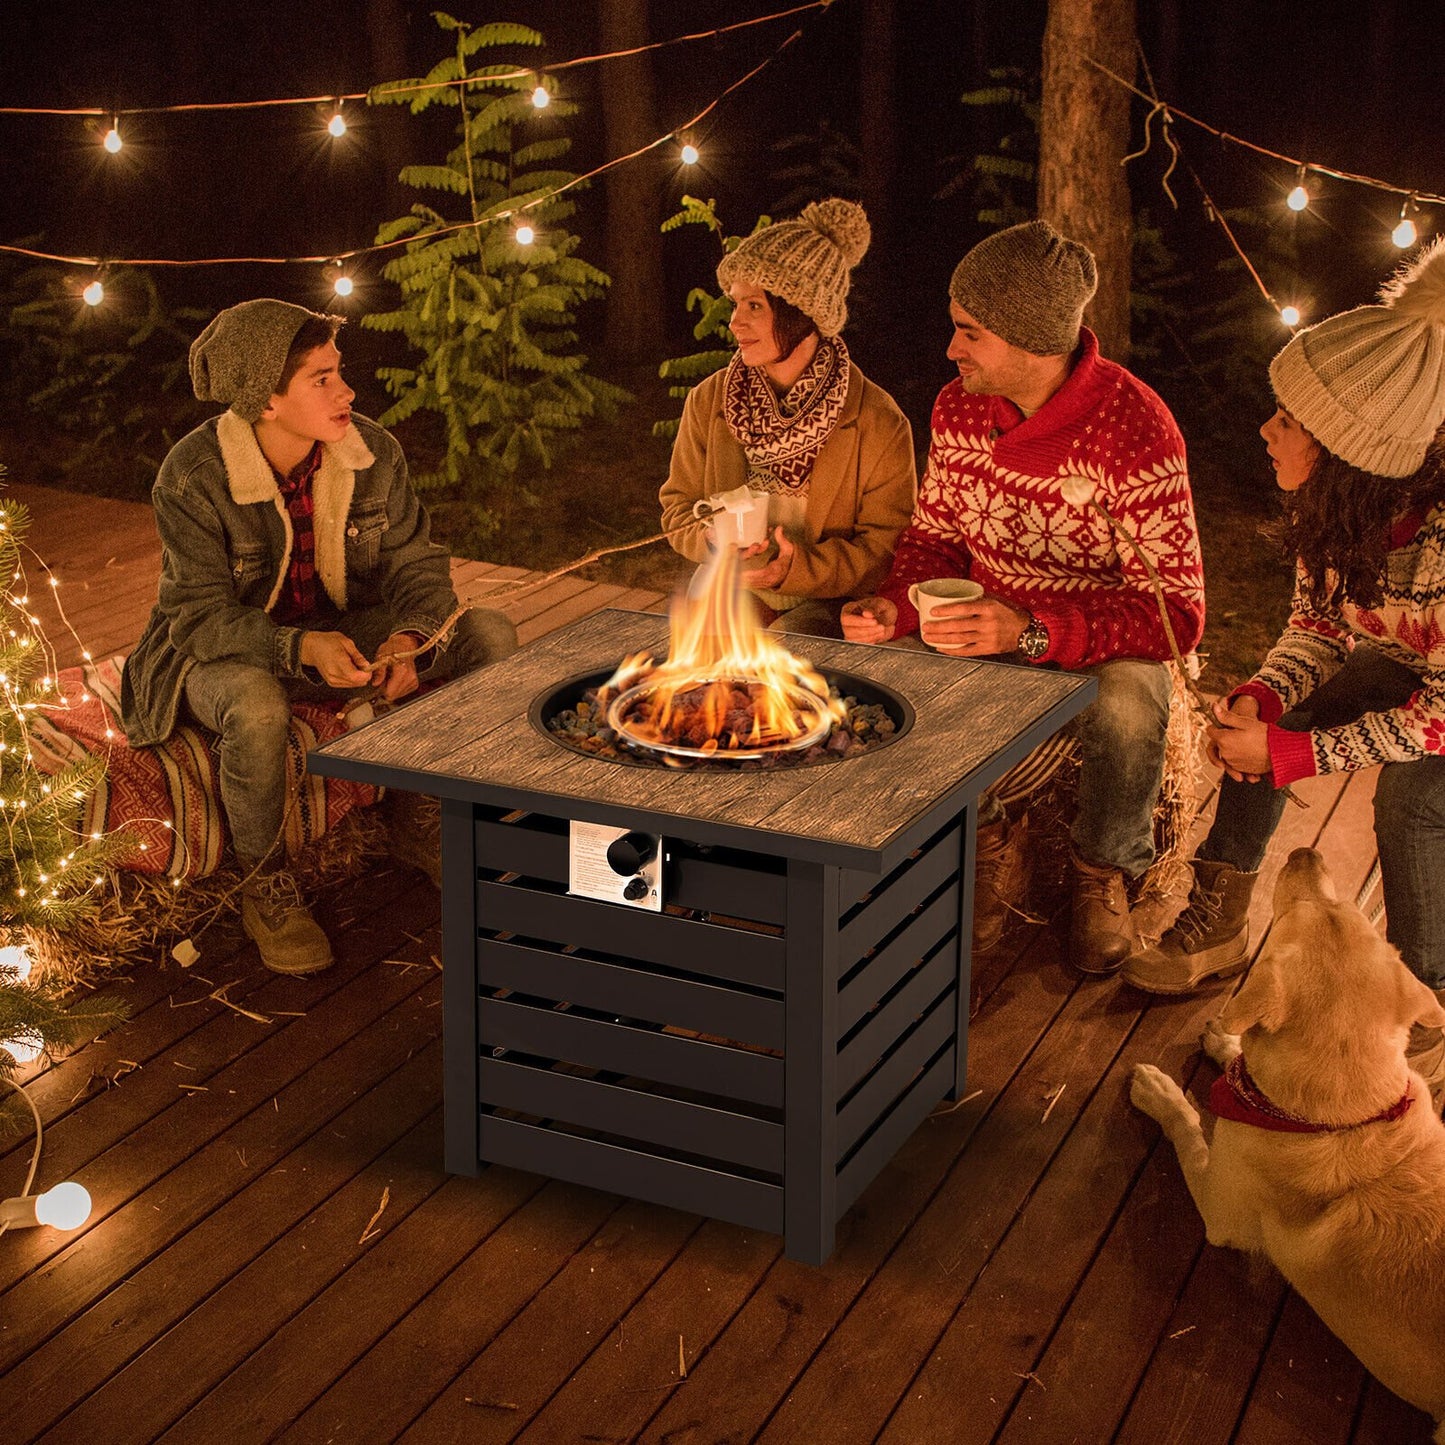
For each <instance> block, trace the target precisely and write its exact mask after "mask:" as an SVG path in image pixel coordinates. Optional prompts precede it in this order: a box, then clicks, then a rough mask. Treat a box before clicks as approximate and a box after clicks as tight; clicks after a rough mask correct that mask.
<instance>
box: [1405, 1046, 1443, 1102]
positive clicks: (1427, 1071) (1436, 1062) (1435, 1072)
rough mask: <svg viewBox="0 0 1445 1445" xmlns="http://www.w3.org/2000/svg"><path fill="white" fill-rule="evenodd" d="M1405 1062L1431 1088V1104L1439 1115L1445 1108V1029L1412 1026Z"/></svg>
mask: <svg viewBox="0 0 1445 1445" xmlns="http://www.w3.org/2000/svg"><path fill="white" fill-rule="evenodd" d="M1405 1062H1406V1063H1407V1064H1408V1065H1409V1066H1410V1067H1411V1068H1412V1069H1413V1070H1414V1071H1415V1072H1416V1073H1417V1074H1419V1075H1420V1077H1421V1078H1422V1079H1424V1080H1425V1082H1426V1083H1427V1084H1428V1085H1429V1086H1430V1102H1431V1103H1432V1104H1433V1105H1434V1107H1435V1112H1436V1113H1437V1114H1438V1113H1439V1112H1440V1110H1441V1108H1442V1106H1445V1029H1433V1028H1430V1027H1429V1026H1428V1025H1427V1024H1411V1025H1410V1042H1409V1043H1408V1044H1407V1045H1406V1047H1405Z"/></svg>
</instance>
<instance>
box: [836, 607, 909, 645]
mask: <svg viewBox="0 0 1445 1445" xmlns="http://www.w3.org/2000/svg"><path fill="white" fill-rule="evenodd" d="M842 621H843V636H844V637H846V638H847V639H848V641H849V642H889V641H891V640H892V637H893V629H894V628H895V627H897V626H898V609H897V608H896V607H895V606H894V605H893V603H891V602H890V601H889V600H888V599H887V598H886V597H860V598H859V599H858V601H856V602H848V603H845V604H844V606H843V617H842Z"/></svg>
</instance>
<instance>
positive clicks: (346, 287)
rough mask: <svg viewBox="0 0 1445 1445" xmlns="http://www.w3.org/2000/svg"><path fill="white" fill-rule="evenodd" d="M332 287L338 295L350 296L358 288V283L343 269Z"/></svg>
mask: <svg viewBox="0 0 1445 1445" xmlns="http://www.w3.org/2000/svg"><path fill="white" fill-rule="evenodd" d="M332 289H333V290H334V291H335V292H336V294H337V295H338V296H350V295H351V293H352V292H353V291H354V290H356V285H355V283H354V282H353V281H352V279H351V277H350V276H348V275H347V274H346V272H345V271H343V272H342V273H341V275H339V276H338V277H337V278H336V280H335V281H334V282H332Z"/></svg>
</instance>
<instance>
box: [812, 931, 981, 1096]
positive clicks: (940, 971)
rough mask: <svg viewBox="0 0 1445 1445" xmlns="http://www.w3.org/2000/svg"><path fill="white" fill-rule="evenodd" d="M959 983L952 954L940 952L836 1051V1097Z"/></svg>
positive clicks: (854, 1082) (847, 1089)
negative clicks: (948, 990) (934, 1002)
mask: <svg viewBox="0 0 1445 1445" xmlns="http://www.w3.org/2000/svg"><path fill="white" fill-rule="evenodd" d="M957 980H958V960H957V958H956V957H955V953H954V950H953V949H951V948H947V947H944V948H941V949H940V950H939V951H938V952H937V953H936V954H935V955H934V956H933V957H932V958H931V959H929V960H928V962H927V963H925V964H923V965H922V966H921V967H920V968H919V969H918V970H917V971H916V972H915V973H914V974H913V975H912V977H911V978H909V979H908V981H907V982H906V983H905V984H904V985H903V987H902V988H901V989H899V990H898V992H897V993H896V994H894V995H893V997H892V998H891V999H889V1000H888V1002H887V1003H885V1004H884V1005H883V1007H882V1008H880V1009H879V1010H878V1012H877V1013H876V1014H874V1015H873V1017H872V1018H870V1019H869V1020H868V1022H867V1023H866V1024H864V1025H863V1027H862V1028H861V1029H859V1030H858V1032H857V1033H856V1034H855V1035H854V1036H853V1037H852V1038H851V1039H850V1040H849V1041H848V1043H847V1044H845V1045H844V1046H843V1048H841V1049H840V1050H839V1051H838V1096H839V1098H842V1097H844V1096H845V1095H846V1094H847V1093H848V1092H849V1090H851V1089H853V1088H854V1087H855V1086H856V1085H857V1083H858V1081H859V1079H861V1078H862V1077H863V1075H864V1074H866V1073H867V1072H868V1070H869V1069H870V1068H872V1066H873V1062H874V1060H875V1059H878V1058H880V1057H881V1056H882V1055H883V1054H884V1053H886V1052H887V1050H888V1049H890V1048H891V1047H892V1046H893V1041H894V1039H896V1038H897V1037H898V1035H899V1034H901V1033H902V1032H903V1031H904V1030H905V1029H906V1028H908V1027H909V1026H910V1025H911V1024H912V1022H913V1020H914V1019H916V1018H918V1017H919V1016H920V1015H921V1014H923V1013H925V1012H927V1010H928V1009H929V1008H930V1007H931V1006H932V1004H933V1001H934V1000H935V999H936V998H937V997H938V996H939V994H941V993H942V992H943V991H944V989H946V988H948V987H949V985H950V984H956V983H957Z"/></svg>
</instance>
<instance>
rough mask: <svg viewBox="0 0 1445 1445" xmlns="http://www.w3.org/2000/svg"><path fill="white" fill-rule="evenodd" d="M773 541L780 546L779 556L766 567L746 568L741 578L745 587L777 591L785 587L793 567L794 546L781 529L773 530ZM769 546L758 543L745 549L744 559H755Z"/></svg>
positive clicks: (764, 543)
mask: <svg viewBox="0 0 1445 1445" xmlns="http://www.w3.org/2000/svg"><path fill="white" fill-rule="evenodd" d="M773 539H774V541H776V542H777V544H778V555H777V556H776V557H774V558H773V560H772V561H771V562H769V563H768V564H767V565H766V566H763V567H749V568H746V569H745V570H744V571H743V573H742V576H741V581H742V584H743V586H744V587H767V588H773V589H776V588H778V587H781V586H782V585H783V582H784V581H785V580H786V578H787V575H788V569H789V568H790V567H791V566H792V565H793V550H794V548H793V544H792V543H791V542H790V541H788V539H787V538H786V537H785V536H784V535H783V529H782V528H781V527H775V528H774V529H773ZM767 549H768V544H767V543H766V542H757V543H755V544H754V545H753V546H751V547H746V548H744V549H743V553H742V557H743V558H748V557H755V556H757V555H758V554H759V553H760V552H766V551H767Z"/></svg>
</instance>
